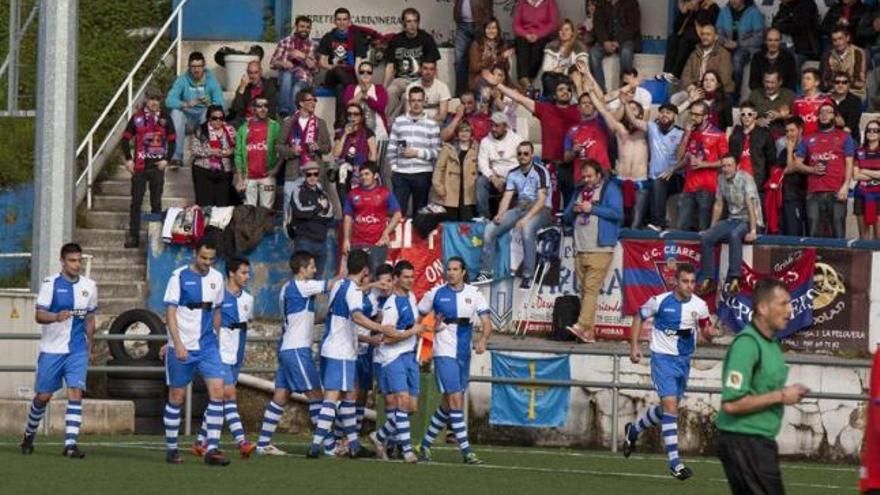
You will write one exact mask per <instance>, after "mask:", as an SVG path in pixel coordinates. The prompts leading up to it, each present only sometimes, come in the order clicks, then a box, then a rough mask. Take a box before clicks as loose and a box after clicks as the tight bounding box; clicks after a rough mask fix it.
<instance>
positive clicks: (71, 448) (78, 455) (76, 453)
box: [61, 444, 86, 459]
mask: <svg viewBox="0 0 880 495" xmlns="http://www.w3.org/2000/svg"><path fill="white" fill-rule="evenodd" d="M61 455H63V456H64V457H70V458H71V459H82V458H83V457H85V456H86V454H85V452H83V451H82V450H79V447H77V445H76V444H73V445H67V446H65V447H64V450H62V451H61Z"/></svg>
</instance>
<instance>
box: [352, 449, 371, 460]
mask: <svg viewBox="0 0 880 495" xmlns="http://www.w3.org/2000/svg"><path fill="white" fill-rule="evenodd" d="M348 457H351V458H352V459H375V458H376V453H375V452H373V451H372V450H370V449H367V448H364V447H360V448H358V449H355V450H349V451H348Z"/></svg>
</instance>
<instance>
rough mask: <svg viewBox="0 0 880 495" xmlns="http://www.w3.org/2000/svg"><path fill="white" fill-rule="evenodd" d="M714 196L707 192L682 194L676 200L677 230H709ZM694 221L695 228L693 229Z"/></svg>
mask: <svg viewBox="0 0 880 495" xmlns="http://www.w3.org/2000/svg"><path fill="white" fill-rule="evenodd" d="M714 202H715V194H713V193H711V192H709V191H693V192H683V193H681V197H679V198H678V230H690V231H693V230H699V231H703V230H706V229H708V228H709V224H711V223H712V205H713V203H714ZM694 220H696V221H697V228H696V229H695V228H694Z"/></svg>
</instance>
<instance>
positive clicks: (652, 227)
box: [648, 223, 664, 232]
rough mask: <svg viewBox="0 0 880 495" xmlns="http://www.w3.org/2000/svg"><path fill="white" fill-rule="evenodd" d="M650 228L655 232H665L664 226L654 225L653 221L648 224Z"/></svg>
mask: <svg viewBox="0 0 880 495" xmlns="http://www.w3.org/2000/svg"><path fill="white" fill-rule="evenodd" d="M648 230H653V231H654V232H663V230H664V229H663V227H660V226H658V225H654V224H653V223H649V224H648Z"/></svg>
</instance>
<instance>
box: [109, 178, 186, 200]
mask: <svg viewBox="0 0 880 495" xmlns="http://www.w3.org/2000/svg"><path fill="white" fill-rule="evenodd" d="M147 189H148V190H147V194H146V195H145V196H144V201H145V202H147V198H149V196H150V192H149V188H147ZM97 194H98V195H99V196H102V195H109V196H128V197H131V181H125V180H105V181H104V182H101V183H100V184H98V186H97ZM162 195H163V196H168V197H174V198H187V199H190V200H193V199H195V191H194V190H193V186H192V184H187V183H177V182H165V187H164V188H163V191H162Z"/></svg>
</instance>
